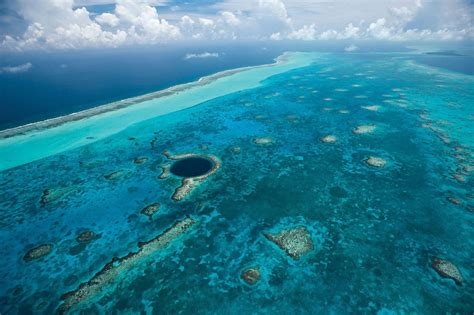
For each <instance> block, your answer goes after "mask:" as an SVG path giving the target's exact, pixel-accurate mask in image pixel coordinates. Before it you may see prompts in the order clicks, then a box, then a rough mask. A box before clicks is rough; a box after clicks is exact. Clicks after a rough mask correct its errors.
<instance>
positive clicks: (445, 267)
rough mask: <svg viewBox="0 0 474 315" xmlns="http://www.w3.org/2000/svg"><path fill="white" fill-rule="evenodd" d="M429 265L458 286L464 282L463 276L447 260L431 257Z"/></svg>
mask: <svg viewBox="0 0 474 315" xmlns="http://www.w3.org/2000/svg"><path fill="white" fill-rule="evenodd" d="M431 267H433V269H434V270H436V272H437V273H438V274H439V275H440V276H441V277H443V278H448V279H452V280H454V282H455V283H456V284H457V285H459V286H460V285H462V283H463V282H464V278H463V276H462V275H461V272H460V271H459V269H458V267H456V266H455V265H454V264H453V263H452V262H450V261H448V260H444V259H441V258H438V257H433V258H432V260H431Z"/></svg>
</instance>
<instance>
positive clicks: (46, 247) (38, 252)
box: [23, 244, 53, 262]
mask: <svg viewBox="0 0 474 315" xmlns="http://www.w3.org/2000/svg"><path fill="white" fill-rule="evenodd" d="M52 250H53V245H52V244H41V245H39V246H36V247H35V248H32V249H30V250H29V251H27V252H26V254H25V256H23V260H24V261H26V262H29V261H32V260H36V259H40V258H42V257H45V256H47V255H49V254H50V253H51V251H52Z"/></svg>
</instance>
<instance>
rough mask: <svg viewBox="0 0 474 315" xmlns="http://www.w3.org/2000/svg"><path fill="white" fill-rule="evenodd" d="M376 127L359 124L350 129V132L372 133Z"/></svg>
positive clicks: (358, 133) (356, 133) (357, 133)
mask: <svg viewBox="0 0 474 315" xmlns="http://www.w3.org/2000/svg"><path fill="white" fill-rule="evenodd" d="M375 129H377V127H376V126H375V125H361V126H357V127H355V128H354V129H352V133H353V134H355V135H363V134H368V133H373V132H374V131H375Z"/></svg>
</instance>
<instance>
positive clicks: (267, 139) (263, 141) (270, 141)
mask: <svg viewBox="0 0 474 315" xmlns="http://www.w3.org/2000/svg"><path fill="white" fill-rule="evenodd" d="M252 142H253V143H254V144H258V145H268V144H273V142H274V141H273V139H272V138H270V137H261V138H254V139H253V140H252Z"/></svg>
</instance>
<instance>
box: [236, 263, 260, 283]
mask: <svg viewBox="0 0 474 315" xmlns="http://www.w3.org/2000/svg"><path fill="white" fill-rule="evenodd" d="M240 278H242V280H244V281H245V283H247V284H248V285H254V284H255V283H257V281H258V280H260V270H259V269H258V267H254V268H248V269H245V270H244V271H242V273H241V274H240Z"/></svg>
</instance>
